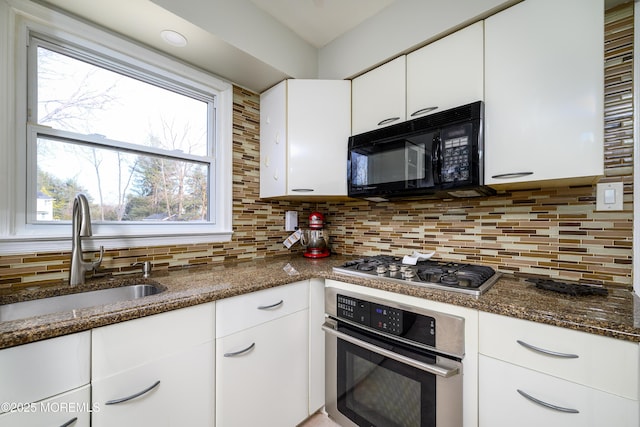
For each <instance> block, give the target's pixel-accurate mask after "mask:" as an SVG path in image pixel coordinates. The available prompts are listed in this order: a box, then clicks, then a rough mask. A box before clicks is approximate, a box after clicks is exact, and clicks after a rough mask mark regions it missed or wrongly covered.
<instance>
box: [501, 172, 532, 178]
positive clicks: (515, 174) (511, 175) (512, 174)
mask: <svg viewBox="0 0 640 427" xmlns="http://www.w3.org/2000/svg"><path fill="white" fill-rule="evenodd" d="M529 175H533V172H509V173H499V174H498V175H493V176H492V177H491V178H493V179H509V178H522V177H523V176H529Z"/></svg>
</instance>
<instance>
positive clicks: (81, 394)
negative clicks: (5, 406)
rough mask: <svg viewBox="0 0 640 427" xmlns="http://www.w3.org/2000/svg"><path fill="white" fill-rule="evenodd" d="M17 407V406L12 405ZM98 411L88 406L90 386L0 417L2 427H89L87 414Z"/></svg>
mask: <svg viewBox="0 0 640 427" xmlns="http://www.w3.org/2000/svg"><path fill="white" fill-rule="evenodd" d="M13 403H18V402H13ZM92 410H100V407H99V406H92V405H91V386H89V385H85V386H84V387H80V388H78V389H76V390H72V391H69V392H67V393H63V394H60V395H58V396H55V397H52V398H50V399H46V400H41V401H40V402H36V403H32V404H28V405H25V406H23V407H21V408H20V409H19V410H17V411H14V412H9V413H6V414H2V415H0V426H3V427H49V426H69V427H89V425H90V421H91V416H90V415H91V411H92Z"/></svg>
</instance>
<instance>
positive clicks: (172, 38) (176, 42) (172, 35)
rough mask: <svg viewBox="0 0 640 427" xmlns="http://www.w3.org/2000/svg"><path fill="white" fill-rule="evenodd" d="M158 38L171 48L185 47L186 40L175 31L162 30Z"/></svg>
mask: <svg viewBox="0 0 640 427" xmlns="http://www.w3.org/2000/svg"><path fill="white" fill-rule="evenodd" d="M160 37H162V40H164V41H165V42H167V43H169V44H170V45H171V46H177V47H184V46H186V45H187V38H186V37H185V36H183V35H182V34H180V33H179V32H177V31H173V30H162V31H161V32H160Z"/></svg>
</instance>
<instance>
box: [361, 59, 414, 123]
mask: <svg viewBox="0 0 640 427" xmlns="http://www.w3.org/2000/svg"><path fill="white" fill-rule="evenodd" d="M406 90H407V85H406V57H405V56H400V57H398V58H396V59H394V60H393V61H390V62H387V63H386V64H383V65H381V66H379V67H378V68H375V69H373V70H371V71H369V72H368V73H365V74H363V75H361V76H359V77H356V78H355V79H353V80H352V82H351V93H352V126H351V134H352V135H357V134H359V133H363V132H368V131H370V130H374V129H379V128H382V127H385V126H389V125H393V124H396V123H400V122H402V121H404V120H405V117H406V110H405V108H406V106H405V100H406V97H405V93H406Z"/></svg>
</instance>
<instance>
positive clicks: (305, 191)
mask: <svg viewBox="0 0 640 427" xmlns="http://www.w3.org/2000/svg"><path fill="white" fill-rule="evenodd" d="M291 191H295V192H298V193H312V192H314V191H315V190H314V189H313V188H292V189H291Z"/></svg>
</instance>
